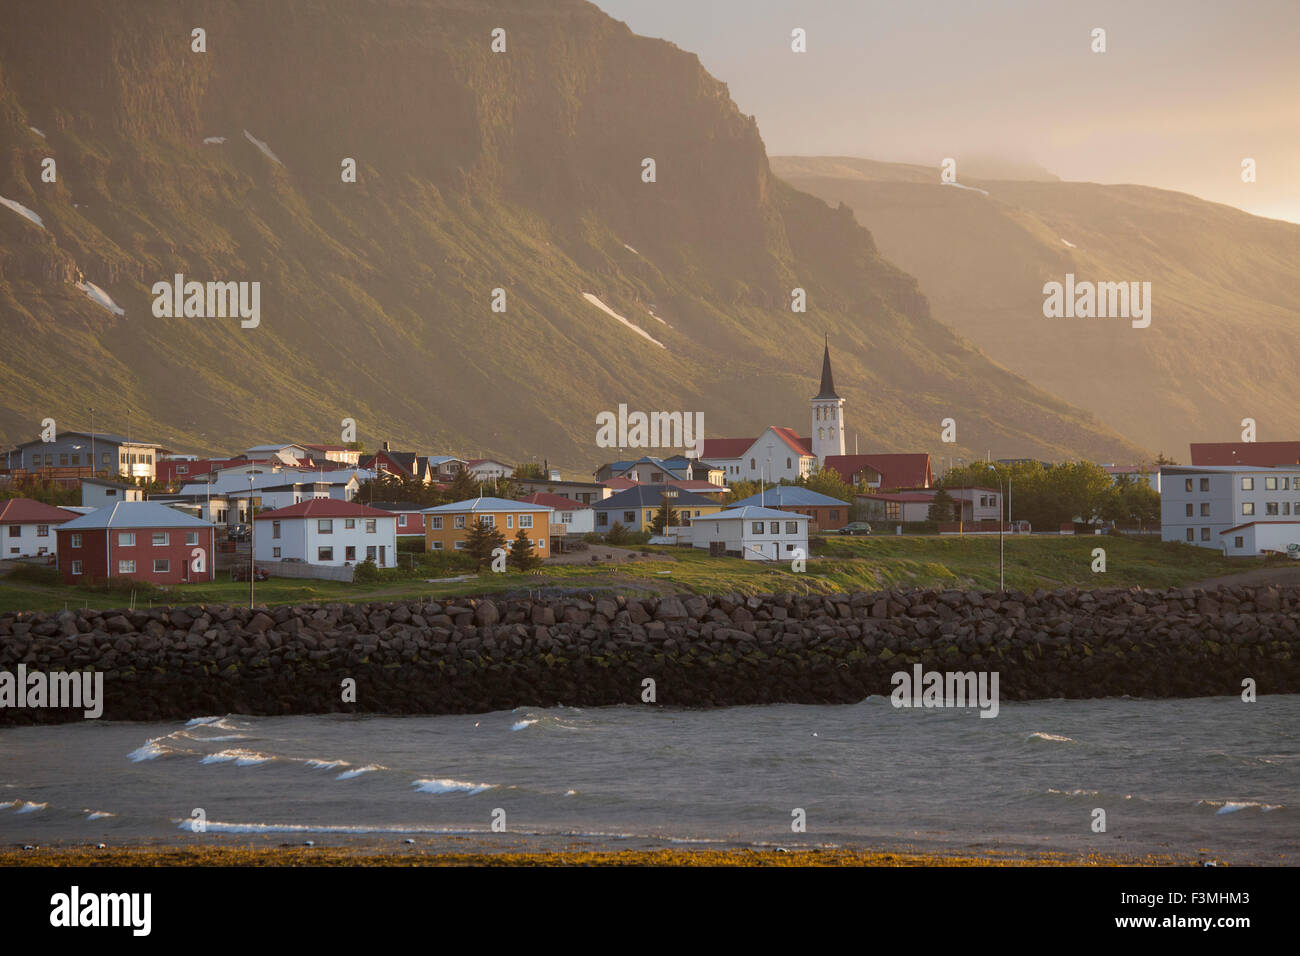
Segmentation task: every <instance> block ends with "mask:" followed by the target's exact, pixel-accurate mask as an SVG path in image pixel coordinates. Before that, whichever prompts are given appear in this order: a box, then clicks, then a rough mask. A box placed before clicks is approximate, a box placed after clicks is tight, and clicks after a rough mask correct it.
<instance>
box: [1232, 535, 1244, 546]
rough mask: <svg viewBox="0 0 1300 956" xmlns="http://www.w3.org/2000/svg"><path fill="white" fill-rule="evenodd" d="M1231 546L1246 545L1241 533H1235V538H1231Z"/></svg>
mask: <svg viewBox="0 0 1300 956" xmlns="http://www.w3.org/2000/svg"><path fill="white" fill-rule="evenodd" d="M1232 546H1233V547H1234V548H1244V547H1245V546H1246V539H1245V538H1243V537H1242V536H1241V535H1237V536H1236V537H1235V538H1233V539H1232Z"/></svg>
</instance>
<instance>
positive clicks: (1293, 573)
mask: <svg viewBox="0 0 1300 956" xmlns="http://www.w3.org/2000/svg"><path fill="white" fill-rule="evenodd" d="M1224 584H1300V561H1296V562H1294V563H1293V564H1292V565H1290V566H1288V567H1285V568H1256V569H1255V570H1254V571H1243V572H1241V573H1240V574H1225V575H1223V576H1222V577H1218V578H1209V579H1207V580H1205V581H1196V582H1193V583H1192V584H1189V585H1187V587H1189V588H1217V587H1219V586H1220V585H1224Z"/></svg>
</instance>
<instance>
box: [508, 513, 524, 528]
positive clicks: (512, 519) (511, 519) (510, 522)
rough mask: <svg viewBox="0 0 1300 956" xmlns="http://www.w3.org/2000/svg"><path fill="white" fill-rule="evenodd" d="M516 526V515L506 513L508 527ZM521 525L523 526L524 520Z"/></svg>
mask: <svg viewBox="0 0 1300 956" xmlns="http://www.w3.org/2000/svg"><path fill="white" fill-rule="evenodd" d="M520 517H522V515H521V516H520ZM514 526H515V516H514V515H506V527H507V528H513V527H514ZM519 527H521V528H522V527H523V523H522V522H521V523H520V525H519Z"/></svg>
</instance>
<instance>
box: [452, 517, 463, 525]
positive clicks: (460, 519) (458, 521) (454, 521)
mask: <svg viewBox="0 0 1300 956" xmlns="http://www.w3.org/2000/svg"><path fill="white" fill-rule="evenodd" d="M452 527H454V528H463V527H465V516H464V515H456V517H455V518H454V519H452Z"/></svg>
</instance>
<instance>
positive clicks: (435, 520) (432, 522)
mask: <svg viewBox="0 0 1300 956" xmlns="http://www.w3.org/2000/svg"><path fill="white" fill-rule="evenodd" d="M429 527H430V528H432V529H433V530H434V531H441V530H442V515H430V516H429Z"/></svg>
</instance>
